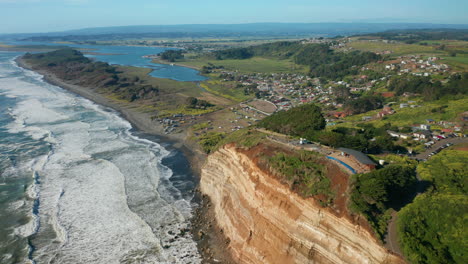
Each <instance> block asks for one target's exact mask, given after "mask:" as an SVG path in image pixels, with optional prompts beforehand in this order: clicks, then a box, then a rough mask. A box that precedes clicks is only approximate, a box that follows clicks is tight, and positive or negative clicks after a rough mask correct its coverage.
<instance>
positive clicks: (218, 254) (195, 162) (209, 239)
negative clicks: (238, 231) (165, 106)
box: [15, 57, 233, 263]
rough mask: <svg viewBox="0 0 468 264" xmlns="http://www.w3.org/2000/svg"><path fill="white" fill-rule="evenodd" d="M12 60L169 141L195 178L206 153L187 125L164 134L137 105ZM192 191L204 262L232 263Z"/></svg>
mask: <svg viewBox="0 0 468 264" xmlns="http://www.w3.org/2000/svg"><path fill="white" fill-rule="evenodd" d="M15 61H16V63H17V64H18V66H20V67H22V68H24V69H28V70H32V71H34V72H37V73H39V74H41V75H42V76H43V79H44V81H46V82H48V83H50V84H52V85H55V86H59V87H61V88H63V89H65V90H67V91H70V92H72V93H74V94H77V95H79V96H82V97H84V98H86V99H88V100H90V101H93V102H94V103H96V104H99V105H101V106H104V107H108V108H111V109H113V110H114V111H117V112H118V113H119V114H120V115H121V116H122V117H123V118H125V119H126V120H127V121H129V122H130V123H131V124H132V126H133V127H134V129H136V130H137V131H138V132H141V133H143V134H148V135H151V136H153V137H156V138H157V139H159V141H160V142H164V143H165V144H170V145H171V146H172V147H174V148H176V149H178V150H180V151H182V152H183V153H184V154H185V156H186V157H187V159H188V160H189V162H190V165H191V168H192V173H193V175H194V177H196V179H199V177H200V170H201V166H202V165H203V163H204V162H205V160H206V157H207V155H206V154H205V153H204V152H203V151H202V150H201V149H200V147H199V146H198V144H196V142H194V141H193V140H191V139H190V138H189V136H188V131H187V129H181V130H180V131H178V132H179V133H171V134H166V133H164V131H165V130H164V129H165V128H164V126H163V124H161V123H160V122H158V121H156V120H154V118H152V116H151V115H150V114H149V113H145V112H143V111H141V110H138V109H139V108H138V105H135V104H132V103H128V102H124V101H122V100H116V99H112V98H109V97H108V96H106V95H104V94H102V93H99V92H97V91H95V90H93V89H90V88H88V87H83V86H80V85H76V84H72V83H70V82H67V81H65V80H63V79H61V78H59V77H57V76H56V75H55V74H54V73H52V72H50V71H46V70H44V69H39V68H37V67H34V66H33V65H31V64H30V63H28V62H27V61H26V60H25V59H24V58H23V57H18V58H17V59H16V60H15ZM197 181H198V180H197ZM195 194H196V195H195V200H196V201H197V202H198V203H199V204H200V207H198V208H195V215H194V217H193V219H192V227H193V228H192V230H191V232H192V235H193V236H194V238H195V239H196V242H197V244H198V247H199V252H200V254H201V255H202V257H203V261H204V263H219V262H218V261H222V263H233V262H232V260H231V257H230V254H229V252H228V251H227V250H226V246H225V245H226V244H225V242H224V241H225V238H224V236H223V235H222V234H221V233H220V232H219V229H218V228H217V227H216V224H215V219H214V212H213V210H212V207H211V206H210V201H209V199H208V198H207V197H206V196H203V195H201V194H200V192H199V191H198V189H197V190H196V193H195Z"/></svg>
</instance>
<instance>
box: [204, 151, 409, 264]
mask: <svg viewBox="0 0 468 264" xmlns="http://www.w3.org/2000/svg"><path fill="white" fill-rule="evenodd" d="M200 188H201V191H202V192H203V193H204V194H207V195H208V196H209V197H210V198H211V201H212V203H213V206H214V210H215V216H216V220H217V223H218V225H219V226H220V228H222V229H223V231H224V234H225V235H226V236H227V237H228V239H229V240H230V245H229V249H230V251H231V253H232V255H233V257H234V258H235V259H236V260H237V261H238V262H239V263H259V264H260V263H262V264H263V263H357V264H364V263H370V264H374V263H404V261H403V260H402V259H401V258H400V257H398V256H395V255H393V254H391V253H389V252H388V251H387V250H386V249H385V248H384V247H382V246H381V245H380V243H379V242H378V241H377V240H376V239H375V238H374V237H373V236H372V235H371V234H370V233H369V232H368V231H367V230H366V229H364V228H361V227H360V226H359V225H356V224H354V223H352V221H350V220H349V219H348V218H345V217H339V216H337V215H336V214H333V213H332V212H331V211H330V210H326V209H323V208H321V207H320V206H319V205H317V204H316V203H315V202H314V201H313V199H303V198H301V197H300V196H298V195H297V194H295V193H293V192H292V191H290V189H289V188H288V186H285V185H283V184H281V183H280V182H279V181H278V180H277V179H276V178H275V177H273V176H271V175H269V174H268V173H266V172H264V171H262V170H261V169H260V168H259V166H258V165H257V164H256V163H255V161H254V160H253V159H252V158H251V157H249V156H248V155H247V154H245V153H243V152H242V151H238V150H237V149H236V148H235V147H234V146H233V145H227V146H225V147H223V148H222V149H220V150H219V151H217V152H215V153H214V154H212V155H210V156H209V157H208V159H207V162H206V164H205V165H204V166H203V168H202V175H201V182H200Z"/></svg>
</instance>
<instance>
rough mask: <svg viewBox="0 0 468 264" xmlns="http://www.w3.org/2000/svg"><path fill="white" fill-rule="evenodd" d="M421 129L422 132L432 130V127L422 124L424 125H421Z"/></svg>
mask: <svg viewBox="0 0 468 264" xmlns="http://www.w3.org/2000/svg"><path fill="white" fill-rule="evenodd" d="M421 129H422V130H431V126H430V125H425V124H422V125H421Z"/></svg>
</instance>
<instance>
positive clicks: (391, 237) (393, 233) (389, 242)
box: [385, 137, 468, 256]
mask: <svg viewBox="0 0 468 264" xmlns="http://www.w3.org/2000/svg"><path fill="white" fill-rule="evenodd" d="M448 143H451V144H453V145H457V144H461V143H468V138H459V137H455V138H447V139H441V140H440V141H437V142H436V143H435V144H434V145H432V147H430V148H429V149H427V150H426V151H424V152H422V153H420V154H418V155H416V156H413V157H412V158H414V159H417V160H424V159H427V158H429V154H431V153H432V152H435V151H436V150H438V149H441V147H442V146H446V145H447V144H448ZM417 177H418V180H419V182H418V186H417V194H416V195H419V194H421V193H422V192H423V190H424V189H425V187H424V183H423V182H422V181H421V179H420V178H419V175H417ZM397 218H398V214H397V212H394V213H393V214H392V219H391V220H390V222H389V224H388V229H387V236H386V237H385V247H386V248H387V249H390V250H391V251H393V252H395V253H396V254H398V255H400V256H403V254H402V251H401V248H400V245H399V243H398V234H397V226H396V221H397Z"/></svg>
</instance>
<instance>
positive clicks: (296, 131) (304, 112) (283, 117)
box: [258, 104, 326, 138]
mask: <svg viewBox="0 0 468 264" xmlns="http://www.w3.org/2000/svg"><path fill="white" fill-rule="evenodd" d="M258 125H259V126H260V127H264V128H266V129H269V130H272V131H275V132H279V133H283V134H287V135H291V136H299V137H304V138H311V137H312V136H313V134H314V133H315V132H316V131H319V130H322V129H324V128H325V125H326V122H325V118H324V117H323V115H322V111H321V109H320V107H318V106H316V105H314V104H306V105H301V106H298V107H294V108H292V109H290V110H288V111H281V112H276V113H274V114H273V115H271V116H269V117H266V118H264V119H263V120H262V121H260V123H259V124H258Z"/></svg>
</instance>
